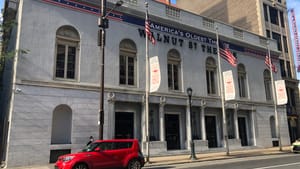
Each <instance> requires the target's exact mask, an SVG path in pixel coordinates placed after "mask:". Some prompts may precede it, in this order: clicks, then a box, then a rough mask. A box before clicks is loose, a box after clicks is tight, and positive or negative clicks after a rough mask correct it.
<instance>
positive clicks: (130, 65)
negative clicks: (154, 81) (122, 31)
mask: <svg viewBox="0 0 300 169" xmlns="http://www.w3.org/2000/svg"><path fill="white" fill-rule="evenodd" d="M119 49H120V72H119V73H120V74H119V75H120V79H119V83H120V85H129V86H134V85H136V53H137V49H136V45H135V43H134V42H133V41H132V40H129V39H125V40H122V41H121V42H120V46H119Z"/></svg>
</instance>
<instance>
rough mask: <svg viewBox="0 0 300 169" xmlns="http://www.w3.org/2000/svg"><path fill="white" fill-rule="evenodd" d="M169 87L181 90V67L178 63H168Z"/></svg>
mask: <svg viewBox="0 0 300 169" xmlns="http://www.w3.org/2000/svg"><path fill="white" fill-rule="evenodd" d="M168 87H169V89H170V90H179V68H178V65H176V64H172V63H169V64H168Z"/></svg>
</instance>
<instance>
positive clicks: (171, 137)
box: [165, 114, 180, 150]
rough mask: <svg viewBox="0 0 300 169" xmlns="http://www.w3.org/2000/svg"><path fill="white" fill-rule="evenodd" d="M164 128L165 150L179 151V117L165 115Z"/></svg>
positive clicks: (176, 115)
mask: <svg viewBox="0 0 300 169" xmlns="http://www.w3.org/2000/svg"><path fill="white" fill-rule="evenodd" d="M165 128H166V141H167V149H168V150H176V149H180V131H179V115H178V114H165Z"/></svg>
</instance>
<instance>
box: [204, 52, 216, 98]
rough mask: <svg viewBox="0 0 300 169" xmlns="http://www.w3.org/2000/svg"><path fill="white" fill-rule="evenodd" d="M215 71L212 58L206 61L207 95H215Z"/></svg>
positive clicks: (214, 63)
mask: <svg viewBox="0 0 300 169" xmlns="http://www.w3.org/2000/svg"><path fill="white" fill-rule="evenodd" d="M216 71H217V65H216V62H215V60H214V59H213V58H212V57H209V58H207V59H206V84H207V94H209V95H211V94H216Z"/></svg>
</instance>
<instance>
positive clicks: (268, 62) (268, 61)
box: [265, 55, 277, 73]
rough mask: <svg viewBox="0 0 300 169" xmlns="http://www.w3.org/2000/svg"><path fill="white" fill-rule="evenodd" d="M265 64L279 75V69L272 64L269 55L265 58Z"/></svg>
mask: <svg viewBox="0 0 300 169" xmlns="http://www.w3.org/2000/svg"><path fill="white" fill-rule="evenodd" d="M265 64H266V65H267V67H268V68H269V69H271V68H272V71H273V72H275V73H277V68H276V66H275V65H274V64H273V63H272V61H271V58H270V56H269V55H266V58H265Z"/></svg>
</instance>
